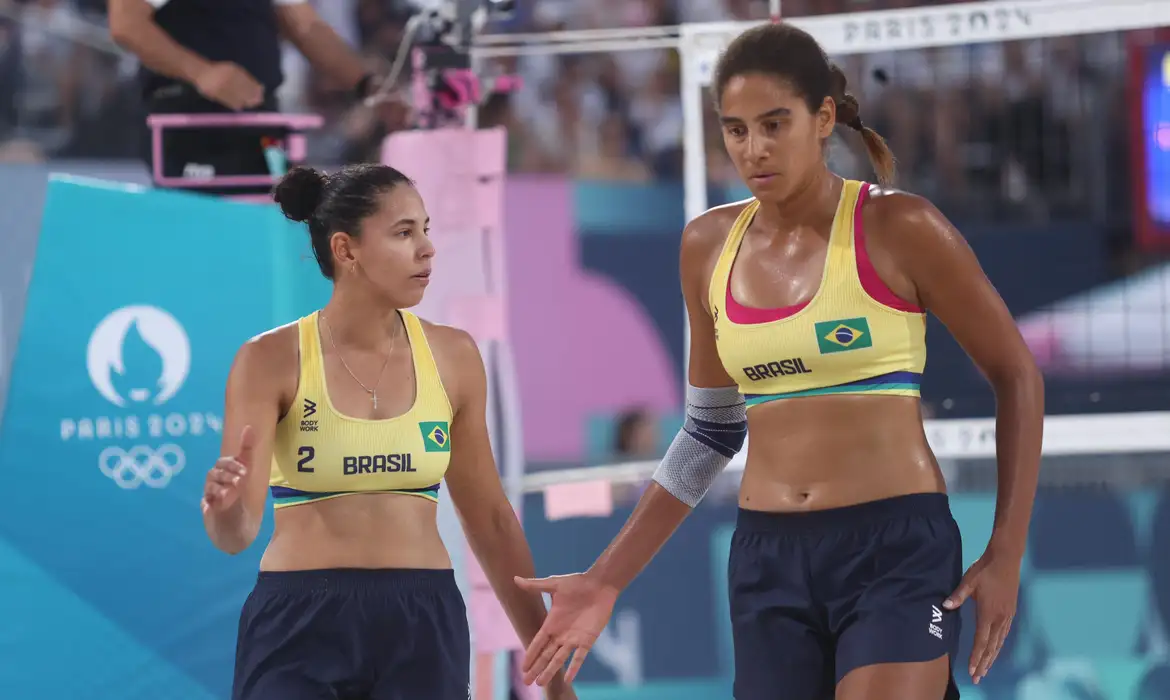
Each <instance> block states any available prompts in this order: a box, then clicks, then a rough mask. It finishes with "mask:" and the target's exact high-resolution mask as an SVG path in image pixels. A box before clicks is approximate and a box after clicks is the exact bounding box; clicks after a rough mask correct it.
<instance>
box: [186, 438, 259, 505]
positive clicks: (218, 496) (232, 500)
mask: <svg viewBox="0 0 1170 700" xmlns="http://www.w3.org/2000/svg"><path fill="white" fill-rule="evenodd" d="M255 446H256V439H255V437H254V432H253V430H252V426H250V425H246V426H244V431H243V433H242V434H241V435H240V449H239V451H238V453H237V454H236V455H235V456H234V457H220V458H219V459H218V460H216V462H215V466H213V467H212V468H211V471H209V472H207V480H206V481H205V482H204V484H203V501H202V503H201V504H200V507H201V508H202V510H203V514H204V515H207V514H208V513H222V512H224V511H226V510H228V509H229V508H231V507H232V506H234V505H235V504H236V503H239V501H240V491H241V488H242V481H243V478H244V475H246V474H247V473H248V469H249V468H250V467H252V463H253V461H255V460H254V452H255Z"/></svg>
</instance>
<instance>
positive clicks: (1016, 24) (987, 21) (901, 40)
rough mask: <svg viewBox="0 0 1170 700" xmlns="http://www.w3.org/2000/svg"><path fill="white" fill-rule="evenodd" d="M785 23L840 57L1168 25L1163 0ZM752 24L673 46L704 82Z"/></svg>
mask: <svg viewBox="0 0 1170 700" xmlns="http://www.w3.org/2000/svg"><path fill="white" fill-rule="evenodd" d="M788 21H790V22H791V23H792V24H793V25H795V26H798V27H800V28H801V29H804V30H805V31H807V32H808V33H809V34H812V35H813V36H814V37H816V39H817V41H819V42H820V44H821V46H822V47H824V49H825V52H826V53H828V54H830V55H832V56H846V55H849V54H856V53H868V52H872V51H901V50H905V49H921V48H928V47H932V46H957V45H963V44H978V43H983V42H999V41H1018V40H1020V39H1040V38H1045V37H1055V36H1071V35H1079V34H1096V33H1100V32H1113V31H1124V30H1131V29H1144V28H1147V27H1158V26H1165V25H1167V24H1170V2H1166V0H1107V1H1103V0H1021V1H1019V2H972V3H964V4H961V5H935V6H926V7H918V8H914V9H910V10H880V11H875V12H853V13H848V14H840V15H821V16H817V17H798V18H794V19H792V20H788ZM755 24H758V22H728V23H704V24H686V25H683V26H682V27H681V28H680V32H679V37H680V41H679V49H680V50H681V51H682V52H683V55H684V58H685V60H688V61H693V62H694V65H695V67H696V69H697V70H696V77H697V78H698V79H699V81H700V82H701V83H702V84H704V85H705V84H707V83H709V82H710V80H711V71H712V69H713V68H714V65H715V61H716V60H717V59H718V57H719V52H720V51H722V50H723V49H724V47H726V46H727V44H729V43H730V42H731V40H732V39H734V38H735V37H736V36H737V35H739V34H740V33H741V32H743V31H744V30H745V29H747V28H749V27H751V26H753V25H755Z"/></svg>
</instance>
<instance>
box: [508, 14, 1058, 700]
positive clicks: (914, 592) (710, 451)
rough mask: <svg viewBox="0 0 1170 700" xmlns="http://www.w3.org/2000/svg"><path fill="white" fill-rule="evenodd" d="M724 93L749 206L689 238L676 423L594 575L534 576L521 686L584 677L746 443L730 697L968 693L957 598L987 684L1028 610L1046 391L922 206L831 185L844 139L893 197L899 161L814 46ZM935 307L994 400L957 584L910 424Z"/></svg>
mask: <svg viewBox="0 0 1170 700" xmlns="http://www.w3.org/2000/svg"><path fill="white" fill-rule="evenodd" d="M714 88H715V91H716V93H715V94H716V96H717V100H718V113H719V118H720V121H721V123H722V126H723V135H724V142H725V144H726V147H727V150H728V153H729V154H730V156H731V158H732V160H733V161H734V163H735V166H736V168H737V169H738V171H739V173H740V174H741V175H742V177H743V178H744V180H745V181H746V182H747V184H748V187H749V188H750V190H751V192H752V194H753V195H754V196H753V198H752V199H751V200H749V201H747V202H740V203H738V204H732V205H728V206H725V207H718V208H715V209H712V210H711V211H709V212H707V213H705V214H703V215H702V216H700V217H698V218H697V219H695V220H694V221H692V222H691V223H690V225H689V226H688V227H687V229H686V231H685V232H684V234H683V239H682V253H681V267H682V280H683V287H684V295H685V297H686V302H687V308H688V312H689V318H690V327H691V343H690V365H689V371H690V383H691V385H692V387H691V388H690V389H689V391H688V396H687V420H686V424H685V426H684V428H683V430H682V431H680V433H679V435H678V436H677V437H676V438H675V441H674V443H673V444H672V445H671V448H670V450H669V451H668V452H667V454H666V457H665V458H664V460H663V463H662V465H661V467H660V468H659V470H658V472H657V473H656V475H655V477H654V483H653V484H652V485H651V486H650V488H648V489H647V491H646V493H645V494H644V496H643V497H642V499H641V500H640V501H639V503H638V506H637V507H636V509H635V511H634V513H633V514H632V515H631V516H630V519H629V520H628V522H627V523H626V525H625V527H624V528H623V529H622V531H621V532H620V533H619V534H618V536H617V537H616V538H615V539H614V541H613V543H612V544H611V545H610V546H609V548H608V549H607V550H606V551H605V552H604V553H603V554H602V555H601V557H600V558H599V559H598V560H597V562H596V563H595V564H594V565H593V566H592V567H591V568H590V569H589V571H588V572H586V573H582V574H573V575H571V576H564V577H554V578H551V579H543V580H540V581H532V582H525V583H524V585H525V586H526V587H527V588H529V590H533V591H546V592H549V593H551V594H552V596H553V603H552V609H551V610H550V612H549V616H548V619H547V620H546V621H545V623H544V625H543V628H542V629H541V631H540V632H539V633H538V634H537V636H536V638H535V639H534V640H533V642H532V644H531V645H529V647H528V653H527V655H526V659H525V669H526V680H527V681H528V682H531V681H533V680H535V681H536V682H538V683H544V682H546V681H549V680H550V679H552V678H553V677H554V675H553V674H554V673H555V672H556V671H557V670H558V669H560V668H561V666H562V665H563V664H564V662H565V661H566V660H568V659H569V656H570V654H571V653H572V652H574V650H576V651H577V653H574V654H573V659H572V662H571V665H570V667H569V672H568V678H570V679H572V678H573V677H574V675H575V674H576V672H577V669H578V668H579V667H580V665H581V662H582V660H583V658H584V655H585V653H586V652H587V650H588V649H589V648H590V646H591V645H592V644H593V642H594V640H596V638H597V635H598V634H599V633H600V632H601V630H602V628H603V627H604V625H605V623H606V621H607V620H608V618H609V616H610V614H611V612H612V610H613V605H614V601H615V599H616V598H617V596H618V593H619V592H620V591H621V590H622V589H624V588H625V587H626V586H627V585H628V584H629V583H630V581H631V580H632V579H633V578H634V577H635V576H636V575H637V574H638V573H639V572H640V571H641V570H642V568H643V567H645V566H646V564H647V563H648V562H649V561H650V559H651V558H652V557H653V556H654V554H655V553H656V552H657V551H658V549H659V548H660V547H661V546H662V544H663V543H664V542H665V541H666V540H667V538H669V537H670V535H671V533H673V532H674V530H675V528H677V527H678V525H679V524H680V523H681V522H682V520H683V519H684V518H685V517H686V516H687V514H688V513H690V512H691V509H692V508H693V507H694V506H695V505H696V504H697V503H698V502H699V500H700V499H701V498H702V496H703V494H704V493H705V492H706V490H707V489H708V487H709V486H710V484H711V483H712V481H713V480H714V479H715V478H716V476H717V475H718V474H719V472H720V471H721V470H722V469H723V468H724V467H725V466H726V465H727V463H728V461H729V460H730V459H731V457H732V456H733V455H734V454H735V453H736V452H737V451H738V450H739V449H740V447H741V446H742V444H743V441H744V438H745V436H746V434H747V432H748V429H749V428H750V431H751V436H752V439H751V446H750V449H749V451H748V457H747V466H746V471H745V472H744V475H743V482H742V486H741V491H740V497H739V505H740V512H739V519H738V523H737V527H736V532H735V536H734V538H733V541H732V548H731V561H730V564H729V576H730V595H731V616H732V628H733V638H734V644H735V656H736V660H735V697H736V698H739V699H740V700H755V699H756V698H760V699H762V698H768V699H769V700H772V699H774V698H784V699H785V700H821V699H823V698H831V697H834V695H835V696H836V698H838V699H839V700H882V699H894V698H896V699H897V700H939V698H943V697H948V698H950V697H955V696H956V695H957V691H956V690H955V686H954V682H953V674H952V671H951V663H952V661H953V657H954V655H955V652H956V641H957V639H958V631H959V613H958V611H957V608H958V607H959V606H960V605H962V604H963V602H964V601H965V600H966V599H967V598H968V597H972V598H974V599H975V601H976V603H977V606H978V607H977V613H978V616H977V619H978V629H977V631H976V634H975V647H974V651H973V654H972V656H971V658H970V662H969V669H968V670H969V672H970V674H971V676H972V677H973V678H974V680H975V681H976V682H978V681H979V680H980V679H982V678H983V676H984V675H985V674H986V673H987V670H988V668H989V667H990V666H991V663H992V662H993V661H994V660H995V657H996V654H997V653H998V651H999V649H1000V647H1001V645H1002V644H1003V641H1004V637H1005V636H1006V635H1007V633H1008V627H1009V625H1010V623H1011V620H1012V615H1013V613H1014V610H1015V606H1016V594H1017V589H1018V584H1019V570H1020V562H1021V558H1022V556H1023V552H1024V542H1025V537H1026V533H1027V529H1028V521H1029V518H1030V514H1031V509H1032V500H1033V497H1034V494H1035V487H1036V481H1037V471H1038V468H1039V457H1040V438H1041V431H1042V426H1043V413H1044V409H1043V382H1042V379H1041V376H1040V374H1039V372H1038V371H1037V369H1036V367H1035V365H1034V363H1033V361H1032V357H1031V356H1030V354H1029V352H1028V350H1027V348H1026V347H1025V345H1024V343H1023V340H1022V339H1021V337H1020V334H1019V333H1018V332H1017V329H1016V326H1015V324H1014V323H1013V321H1012V316H1011V314H1010V313H1008V310H1007V309H1006V308H1005V306H1004V304H1003V301H1002V300H1001V299H1000V298H999V296H998V294H997V293H996V291H995V289H994V288H992V286H991V284H990V283H989V282H988V281H987V279H986V277H985V276H984V274H983V272H982V270H981V269H980V267H979V264H978V262H977V261H976V259H975V256H974V255H973V254H972V253H971V250H970V249H969V248H968V247H967V245H966V243H965V242H964V240H963V238H962V236H961V235H960V234H959V233H958V232H957V231H956V230H955V229H954V228H952V226H951V225H950V224H949V223H948V222H947V221H946V220H945V219H944V218H943V216H942V215H941V214H940V213H939V212H938V211H937V210H936V209H935V208H934V207H933V206H931V205H930V204H929V203H928V202H926V201H924V200H922V199H920V198H918V197H915V196H913V195H909V194H905V193H902V192H895V191H891V190H887V189H884V188H881V187H875V186H872V185H867V184H865V183H861V182H851V181H848V180H842V179H841V178H840V177H838V176H836V175H834V174H833V173H831V172H830V171H829V170H828V169H827V168H826V166H825V162H824V158H823V151H824V147H825V141H826V139H828V137H829V135H830V134H831V133H832V131H833V128H834V125H835V124H837V123H842V124H845V125H846V126H849V127H851V128H852V129H855V130H857V131H859V132H860V133H861V136H862V138H863V139H864V141H865V144H866V147H867V149H868V151H869V154H870V156H871V160H872V162H873V164H874V166H875V168H876V170H877V172H878V174H879V176H880V178H881V180H882V182H883V184H886V183H888V182H889V181H890V178H891V176H892V170H893V157H892V155H891V154H890V152H889V151H888V150H887V149H886V146H885V144H884V142H883V141H882V139H881V137H880V136H878V135H877V134H876V133H874V132H873V131H872V130H870V129H869V128H867V127H865V126H864V125H863V124H862V121H861V117H860V115H859V112H858V104H857V101H856V100H855V99H854V98H853V97H852V96H851V95H849V94H847V93H846V92H845V79H844V76H843V74H842V73H841V72H840V71H839V70H838V69H837V68H835V67H834V66H832V65H831V64H830V63H829V61H828V59H827V57H826V56H825V54H824V52H823V51H822V50H821V48H820V47H819V46H818V45H817V43H816V41H815V40H814V39H813V38H812V37H810V36H809V35H808V34H807V33H805V32H803V31H801V30H799V29H797V28H795V27H792V26H791V25H786V24H777V25H768V26H760V27H757V28H753V29H750V30H748V31H746V32H744V33H743V34H742V35H741V36H739V37H738V38H737V39H736V40H735V41H734V42H732V44H731V45H730V46H729V47H728V49H727V51H726V53H725V54H724V55H723V56H722V58H721V59H720V61H719V64H718V66H717V70H716V74H715V81H714ZM928 310H929V311H930V312H932V313H934V314H935V315H937V316H938V317H939V319H940V320H942V321H943V323H945V324H946V325H947V327H948V328H949V329H950V331H951V332H952V334H953V335H954V336H955V338H956V339H957V340H958V341H959V343H960V344H961V345H962V346H963V347H964V348H965V349H966V351H967V352H968V354H969V355H970V356H971V358H972V359H973V360H974V362H975V363H976V364H977V365H978V366H979V368H980V369H981V370H982V371H983V373H984V374H985V375H986V376H987V378H988V380H989V381H990V382H991V384H992V386H993V388H994V390H995V392H996V397H997V423H996V425H997V433H996V435H997V441H998V442H997V449H998V456H999V477H1000V478H999V500H998V504H997V508H996V516H995V525H994V530H993V534H992V536H991V540H990V543H989V544H988V546H987V549H986V551H985V552H984V553H983V556H982V557H981V558H980V559H979V560H978V562H977V563H976V564H974V566H972V567H971V569H970V570H968V571H967V573H966V575H965V576H964V575H963V571H962V555H961V544H960V539H959V531H958V528H957V527H956V525H955V521H954V520H953V519H952V517H951V514H950V510H949V505H948V501H947V496H946V495H945V493H944V482H943V479H942V477H941V475H940V473H939V469H938V466H937V464H936V463H935V459H934V456H933V455H932V454H931V451H930V448H929V446H928V445H927V442H926V439H925V436H924V434H923V428H922V417H921V415H920V412H919V401H918V396H919V379H920V377H921V373H922V371H923V368H924V366H925V361H926V348H925V346H924V336H925V322H926V317H925V314H926V312H927V311H928ZM745 404H746V406H745Z"/></svg>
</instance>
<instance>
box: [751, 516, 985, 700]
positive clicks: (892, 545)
mask: <svg viewBox="0 0 1170 700" xmlns="http://www.w3.org/2000/svg"><path fill="white" fill-rule="evenodd" d="M962 576H963V554H962V542H961V541H960V537H959V528H958V525H956V524H955V520H954V518H952V517H951V512H950V505H949V503H948V501H947V497H946V495H945V494H938V493H929V494H913V495H909V496H900V497H897V498H889V499H885V500H881V501H874V502H871V503H862V504H859V505H855V506H848V507H845V508H833V509H829V510H822V511H812V512H802V513H764V512H760V511H751V510H742V509H741V510H740V511H739V520H738V522H737V523H736V528H735V535H734V537H733V538H732V541H731V557H730V561H729V562H728V577H729V591H730V594H731V627H732V637H733V639H734V643H735V697H736V699H737V700H764V699H765V698H766V699H767V700H777V699H778V698H784V699H785V700H825V699H831V698H832V697H833V694H834V691H835V688H836V685H837V683H838V682H840V680H841V679H842V678H844V677H845V675H846V674H847V673H849V672H850V671H852V670H854V669H856V668H860V667H862V666H869V665H871V664H886V663H906V662H919V661H931V660H933V659H937V658H939V657H940V656H943V655H944V654H949V655H950V657H951V659H952V663H953V660H954V657H955V654H956V652H957V650H958V640H959V625H960V621H959V613H958V612H957V611H956V612H947V611H946V610H943V607H942V604H943V600H945V599H946V597H947V596H948V595H950V594H951V593H952V592H953V591H954V589H955V588H956V587H957V586H958V585H959V581H960V579H961V578H962ZM949 685H950V687H949V688H948V690H947V693H946V696H945V699H944V698H940V700H950V699H951V698H958V690H957V689H956V688H955V684H954V680H953V678H952V680H951V682H950V684H949Z"/></svg>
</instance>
